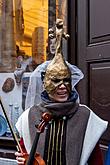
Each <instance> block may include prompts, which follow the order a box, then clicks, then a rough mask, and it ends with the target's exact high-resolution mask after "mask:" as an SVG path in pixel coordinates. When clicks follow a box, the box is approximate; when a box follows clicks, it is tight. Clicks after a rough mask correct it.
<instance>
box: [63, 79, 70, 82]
mask: <svg viewBox="0 0 110 165" xmlns="http://www.w3.org/2000/svg"><path fill="white" fill-rule="evenodd" d="M63 82H69V83H70V82H71V79H70V78H64V79H63Z"/></svg>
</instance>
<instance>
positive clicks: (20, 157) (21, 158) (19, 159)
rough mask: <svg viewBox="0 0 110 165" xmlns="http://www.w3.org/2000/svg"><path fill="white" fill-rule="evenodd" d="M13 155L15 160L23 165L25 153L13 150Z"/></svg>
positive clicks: (19, 164)
mask: <svg viewBox="0 0 110 165" xmlns="http://www.w3.org/2000/svg"><path fill="white" fill-rule="evenodd" d="M15 156H16V160H17V163H18V165H23V164H25V162H26V159H25V158H24V157H25V154H24V153H20V152H15Z"/></svg>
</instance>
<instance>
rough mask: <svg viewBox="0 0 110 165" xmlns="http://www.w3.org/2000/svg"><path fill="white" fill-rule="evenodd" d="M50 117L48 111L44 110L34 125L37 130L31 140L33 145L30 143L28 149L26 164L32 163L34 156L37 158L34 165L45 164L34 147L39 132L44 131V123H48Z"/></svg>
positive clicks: (35, 146)
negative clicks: (37, 123) (40, 118)
mask: <svg viewBox="0 0 110 165" xmlns="http://www.w3.org/2000/svg"><path fill="white" fill-rule="evenodd" d="M51 118H52V116H51V114H50V113H49V112H45V113H43V114H42V120H41V122H40V123H39V125H35V126H36V128H37V132H36V135H35V138H34V142H33V145H32V148H31V151H30V155H29V159H28V161H27V163H26V165H32V164H33V161H35V160H36V158H37V160H36V163H37V164H36V165H45V162H44V160H43V159H42V160H40V159H41V157H40V155H39V154H38V153H36V148H37V143H38V140H39V136H40V134H41V133H43V132H44V129H45V127H46V125H47V124H48V122H49V121H50V120H51ZM35 153H36V154H35ZM36 156H37V157H36ZM39 163H42V164H39Z"/></svg>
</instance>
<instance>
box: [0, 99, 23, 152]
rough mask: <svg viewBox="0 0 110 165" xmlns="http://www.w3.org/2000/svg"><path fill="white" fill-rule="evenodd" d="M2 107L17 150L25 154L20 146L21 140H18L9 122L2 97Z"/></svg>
mask: <svg viewBox="0 0 110 165" xmlns="http://www.w3.org/2000/svg"><path fill="white" fill-rule="evenodd" d="M0 105H1V107H2V110H3V113H4V115H5V118H6V121H7V123H8V125H9V128H10V131H11V133H12V136H13V139H14V141H15V143H16V148H17V150H18V151H19V152H21V153H23V150H22V148H21V146H20V143H19V140H18V138H17V136H16V134H15V132H14V130H13V127H12V125H11V122H10V121H9V118H8V115H7V113H6V110H5V108H4V106H3V103H2V100H1V97H0Z"/></svg>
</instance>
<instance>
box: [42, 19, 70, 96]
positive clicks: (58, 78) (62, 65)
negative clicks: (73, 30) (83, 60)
mask: <svg viewBox="0 0 110 165" xmlns="http://www.w3.org/2000/svg"><path fill="white" fill-rule="evenodd" d="M49 32H51V33H50V35H49V37H51V38H54V37H56V52H55V56H54V58H53V59H52V61H51V63H50V64H49V65H48V67H47V69H46V73H45V77H44V87H45V89H46V91H47V92H48V93H49V94H52V93H53V92H54V90H55V89H56V87H57V86H59V85H60V84H62V83H65V84H66V86H67V87H68V90H69V91H71V83H70V81H69V80H70V79H71V73H70V69H69V68H68V66H67V64H66V62H65V60H64V57H63V54H62V38H63V37H64V38H65V39H67V38H68V37H69V35H68V34H66V33H65V32H64V28H63V21H62V19H57V21H56V26H55V31H54V29H52V28H51V29H50V31H49ZM65 80H66V81H65ZM67 80H68V81H67Z"/></svg>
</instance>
